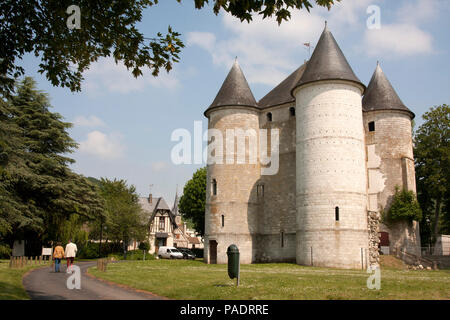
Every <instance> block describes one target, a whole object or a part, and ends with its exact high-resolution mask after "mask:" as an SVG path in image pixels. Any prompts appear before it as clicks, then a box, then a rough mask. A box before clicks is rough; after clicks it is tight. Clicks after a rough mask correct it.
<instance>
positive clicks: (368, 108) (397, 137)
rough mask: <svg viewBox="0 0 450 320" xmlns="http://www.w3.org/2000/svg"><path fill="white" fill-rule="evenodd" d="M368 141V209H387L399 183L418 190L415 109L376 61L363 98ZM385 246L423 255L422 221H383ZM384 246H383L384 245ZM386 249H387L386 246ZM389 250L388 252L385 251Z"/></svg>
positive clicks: (401, 185)
mask: <svg viewBox="0 0 450 320" xmlns="http://www.w3.org/2000/svg"><path fill="white" fill-rule="evenodd" d="M362 105H363V111H364V114H363V117H364V129H365V133H366V144H367V169H368V177H369V192H368V196H369V210H371V211H377V212H382V211H384V212H387V211H388V210H389V208H390V206H391V203H392V199H393V196H394V194H395V188H396V186H397V187H399V188H400V189H406V190H412V191H414V192H416V183H415V171H414V157H413V145H412V132H411V131H412V129H411V120H412V119H413V118H414V113H412V112H411V111H410V110H409V109H408V108H407V107H406V106H405V105H404V104H403V102H402V101H401V100H400V98H399V96H398V95H397V93H396V92H395V90H394V88H393V87H392V85H391V83H390V82H389V80H388V79H387V78H386V76H385V74H384V73H383V70H382V69H381V67H380V65H379V64H377V67H376V69H375V72H374V74H373V76H372V79H371V80H370V83H369V85H368V87H367V90H366V92H365V94H364V98H363V100H362ZM380 232H384V233H386V234H387V235H384V236H382V239H383V242H385V243H381V245H382V246H386V247H387V246H389V249H390V250H389V253H391V254H392V253H396V251H397V250H404V251H406V252H409V253H412V254H415V255H420V234H419V223H418V222H416V221H413V222H407V221H401V222H390V223H387V222H385V223H383V224H381V225H380ZM382 249H384V248H382ZM384 250H385V249H384ZM385 253H387V252H385Z"/></svg>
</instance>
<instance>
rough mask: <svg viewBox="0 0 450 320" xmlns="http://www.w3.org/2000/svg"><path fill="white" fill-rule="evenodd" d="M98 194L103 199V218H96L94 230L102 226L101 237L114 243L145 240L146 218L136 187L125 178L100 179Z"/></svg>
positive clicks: (146, 230)
mask: <svg viewBox="0 0 450 320" xmlns="http://www.w3.org/2000/svg"><path fill="white" fill-rule="evenodd" d="M100 194H101V196H102V197H103V199H104V201H105V211H104V213H105V219H104V220H98V221H97V222H96V225H95V226H94V229H95V230H100V227H103V228H104V230H103V237H105V238H107V239H109V240H111V241H114V242H116V243H120V242H123V243H124V244H127V243H128V242H129V241H130V240H133V239H134V240H138V241H143V240H146V236H147V232H148V223H149V221H148V218H149V217H146V216H145V214H144V212H143V210H142V209H141V206H140V205H139V203H138V199H139V196H138V195H137V193H136V188H135V187H134V186H133V185H131V186H128V185H127V182H126V181H125V180H117V179H114V180H109V179H105V178H102V179H101V180H100Z"/></svg>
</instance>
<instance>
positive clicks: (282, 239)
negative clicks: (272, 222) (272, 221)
mask: <svg viewBox="0 0 450 320" xmlns="http://www.w3.org/2000/svg"><path fill="white" fill-rule="evenodd" d="M280 242H281V247H282V248H284V232H283V231H281V233H280Z"/></svg>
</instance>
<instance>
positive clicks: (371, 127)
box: [369, 121, 375, 132]
mask: <svg viewBox="0 0 450 320" xmlns="http://www.w3.org/2000/svg"><path fill="white" fill-rule="evenodd" d="M369 131H370V132H372V131H375V122H374V121H371V122H369Z"/></svg>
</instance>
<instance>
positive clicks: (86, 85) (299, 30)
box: [23, 0, 450, 203]
mask: <svg viewBox="0 0 450 320" xmlns="http://www.w3.org/2000/svg"><path fill="white" fill-rule="evenodd" d="M74 3H76V1H74ZM370 5H377V6H378V7H379V8H380V18H381V25H380V27H381V28H380V29H377V30H369V29H368V28H367V26H366V21H367V19H368V18H369V16H370V15H371V14H368V13H367V8H368V7H369V6H370ZM81 11H82V8H81ZM449 14H450V1H446V0H441V1H439V0H402V1H390V0H384V1H382V0H379V1H376V0H342V2H341V3H339V4H337V5H335V6H334V7H333V8H332V9H331V10H330V11H327V10H326V9H322V8H313V9H312V10H311V12H310V13H307V12H303V11H301V12H295V13H294V14H293V17H292V19H291V21H289V22H284V23H282V25H281V26H278V25H277V23H276V22H275V21H273V20H267V19H265V20H262V19H261V18H259V17H255V18H254V21H253V22H252V23H250V24H248V23H246V22H244V23H240V22H239V21H238V20H236V19H234V18H232V17H231V16H229V15H227V14H225V13H223V12H222V13H220V14H219V15H218V16H216V15H214V14H213V12H212V8H211V7H206V8H204V9H203V10H195V9H194V6H193V3H192V2H191V1H189V0H185V1H183V3H182V4H178V3H177V2H176V1H174V0H173V1H167V0H166V1H161V3H160V4H159V5H157V6H155V7H152V8H149V9H147V10H146V11H145V12H144V16H143V19H142V23H140V24H139V29H140V30H141V31H142V32H143V33H144V34H145V36H147V37H152V36H153V35H155V34H156V32H158V31H161V32H164V31H166V30H167V26H168V25H169V24H170V25H171V26H172V27H173V29H174V30H176V31H178V32H180V33H182V39H183V41H184V42H185V45H186V47H185V48H184V49H183V51H182V54H181V62H180V63H178V64H177V65H175V67H174V69H173V71H171V72H170V74H166V73H165V72H162V73H161V74H160V76H159V77H158V78H154V77H152V76H151V74H150V73H149V72H144V76H143V77H140V78H138V79H134V78H133V77H132V76H131V75H130V72H128V71H127V70H126V68H125V67H123V66H122V65H120V64H119V65H115V64H114V62H113V60H112V59H110V58H105V59H101V60H100V61H99V62H97V63H95V64H93V65H92V66H91V68H90V70H88V71H87V72H86V73H85V81H84V82H83V85H82V92H79V93H71V92H70V91H69V90H68V89H67V88H55V87H53V86H52V85H51V84H50V83H49V82H48V81H47V80H46V79H45V76H42V75H40V74H38V73H37V69H38V64H39V60H37V59H36V58H35V57H34V56H32V55H28V56H26V57H25V58H24V60H23V66H24V67H25V69H26V72H27V75H29V76H32V77H34V78H35V79H36V80H37V82H38V86H39V88H40V89H41V90H44V91H46V92H48V93H49V95H50V98H51V104H52V105H53V106H54V108H53V111H56V112H59V113H60V114H61V115H63V117H64V118H65V120H66V121H68V122H72V123H74V127H73V128H72V129H71V130H70V134H71V136H72V137H73V138H74V139H75V140H76V141H77V142H78V143H79V149H78V150H76V151H75V152H74V153H73V154H72V157H73V158H74V159H75V160H76V163H75V164H74V165H73V169H74V170H75V171H76V172H78V173H81V174H83V175H85V176H93V177H108V178H119V179H125V180H127V181H128V182H129V183H130V184H134V185H135V186H136V188H137V191H138V193H140V194H141V195H148V193H149V186H150V185H153V187H152V193H153V194H154V195H155V196H160V195H162V196H164V197H165V198H166V199H167V200H168V202H169V203H172V202H173V199H174V196H175V189H176V186H177V185H178V190H179V192H181V191H182V188H183V186H184V184H185V182H186V181H187V180H188V179H189V178H190V177H191V176H192V174H193V172H194V171H195V170H196V169H197V168H199V167H201V165H174V164H172V162H171V158H170V153H171V150H172V148H173V147H174V146H175V144H176V142H173V141H171V134H172V132H173V131H174V130H175V129H177V128H185V129H188V130H189V131H191V132H193V128H194V121H203V130H206V128H207V121H206V119H205V118H204V116H203V111H204V110H205V109H206V108H207V107H208V105H209V104H210V103H211V102H212V101H213V99H214V97H215V95H216V93H217V91H218V90H219V88H220V86H221V84H222V82H223V80H224V79H225V77H226V75H227V73H228V71H229V69H230V68H231V66H232V63H233V60H234V58H235V57H236V56H237V57H238V59H239V63H240V65H241V68H242V69H243V72H244V74H245V75H246V78H247V80H248V82H249V84H250V87H251V89H252V91H253V94H254V96H255V98H256V99H257V100H259V99H261V98H262V97H263V96H264V95H265V94H266V93H268V92H269V91H270V90H271V89H272V88H273V87H274V86H275V85H276V84H278V83H279V82H281V81H282V80H283V79H284V78H285V77H286V76H288V75H289V74H290V73H291V72H292V71H294V70H295V69H296V68H297V67H298V66H300V65H301V64H303V62H304V60H305V59H308V51H307V50H306V49H305V47H304V46H303V43H305V42H311V44H312V45H315V43H316V42H317V40H318V38H319V36H320V33H321V32H322V30H323V26H324V21H325V20H327V21H328V26H329V29H330V30H331V32H332V33H333V35H334V37H335V38H336V40H337V42H338V44H339V45H340V47H341V49H342V51H343V52H344V54H345V56H346V58H347V60H348V61H349V63H350V65H351V66H352V68H353V70H354V72H355V73H356V75H357V76H358V77H359V78H360V80H361V81H362V82H363V83H365V84H366V85H367V84H368V82H369V80H370V78H371V76H372V73H373V71H374V70H375V66H376V62H377V60H379V61H380V63H381V67H382V69H383V71H384V72H385V74H386V75H387V77H388V79H389V80H390V81H391V83H392V84H393V86H394V88H395V89H396V91H397V93H398V94H399V96H400V98H401V99H402V100H403V102H404V103H405V105H407V106H408V107H409V108H410V109H411V110H412V111H413V112H414V113H415V114H416V123H417V124H418V125H419V124H420V123H421V116H422V114H423V113H424V112H425V111H426V110H427V109H428V108H429V107H431V106H434V105H440V104H443V103H447V104H448V103H449V102H450V93H449V92H450V90H449V89H450V80H449V74H450V73H449V71H450V60H449V51H450V44H449V34H448V30H450V22H449V19H448V16H449ZM81 23H83V22H81ZM81 27H83V25H82V26H81Z"/></svg>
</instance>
